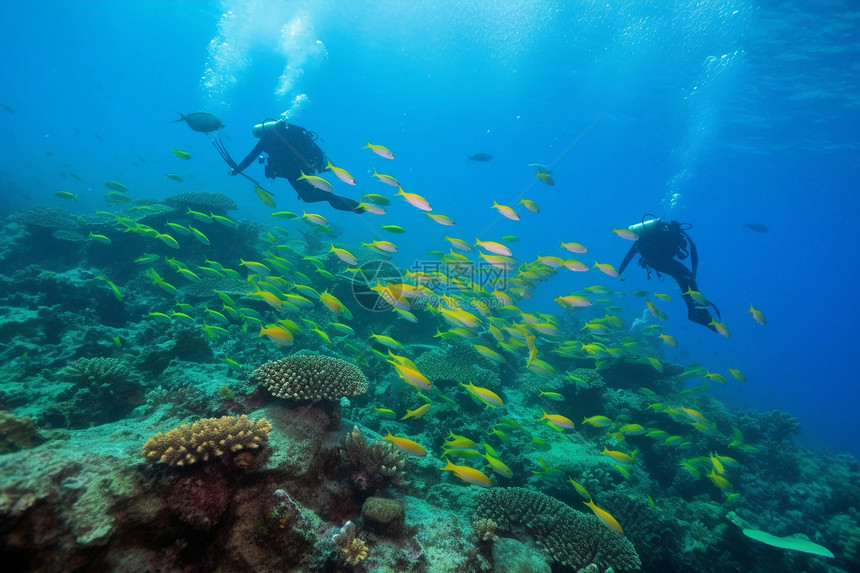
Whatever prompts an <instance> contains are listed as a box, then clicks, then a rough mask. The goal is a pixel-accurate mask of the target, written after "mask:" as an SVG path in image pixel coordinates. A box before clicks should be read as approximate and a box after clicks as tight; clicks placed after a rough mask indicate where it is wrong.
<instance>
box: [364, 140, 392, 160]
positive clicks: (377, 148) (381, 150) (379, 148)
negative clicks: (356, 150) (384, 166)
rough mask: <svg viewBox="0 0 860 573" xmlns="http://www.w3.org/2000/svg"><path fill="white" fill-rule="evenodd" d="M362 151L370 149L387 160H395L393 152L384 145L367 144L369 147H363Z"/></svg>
mask: <svg viewBox="0 0 860 573" xmlns="http://www.w3.org/2000/svg"><path fill="white" fill-rule="evenodd" d="M362 149H369V150H371V151H372V152H374V153H375V154H377V155H378V156H380V157H384V158H385V159H394V154H393V153H391V150H390V149H388V148H387V147H385V146H384V145H376V144H373V143H370V142H369V141H368V142H367V145H365V146H364V147H362Z"/></svg>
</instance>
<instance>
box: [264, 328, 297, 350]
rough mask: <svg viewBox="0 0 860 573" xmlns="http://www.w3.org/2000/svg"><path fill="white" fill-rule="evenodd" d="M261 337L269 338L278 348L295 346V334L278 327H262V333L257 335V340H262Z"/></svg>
mask: <svg viewBox="0 0 860 573" xmlns="http://www.w3.org/2000/svg"><path fill="white" fill-rule="evenodd" d="M261 336H267V337H269V340H271V341H272V342H274V343H275V344H277V345H278V346H292V345H293V334H292V333H291V332H290V331H288V330H287V329H285V328H283V327H281V326H278V325H269V326H261V327H260V333H259V334H258V335H257V338H260V337H261Z"/></svg>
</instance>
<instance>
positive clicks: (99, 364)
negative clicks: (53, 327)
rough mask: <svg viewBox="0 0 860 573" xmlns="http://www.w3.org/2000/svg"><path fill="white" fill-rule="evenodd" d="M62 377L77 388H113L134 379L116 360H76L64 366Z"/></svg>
mask: <svg viewBox="0 0 860 573" xmlns="http://www.w3.org/2000/svg"><path fill="white" fill-rule="evenodd" d="M63 376H64V377H65V378H66V380H69V381H71V382H74V383H75V384H77V385H79V386H83V385H89V386H113V385H115V384H117V383H122V382H126V381H127V380H129V379H130V378H134V377H135V375H134V373H133V371H132V369H131V368H130V367H129V366H128V364H126V363H125V362H123V361H122V360H120V359H118V358H78V359H77V360H75V361H74V362H72V363H71V364H69V365H68V366H66V369H65V370H64V371H63Z"/></svg>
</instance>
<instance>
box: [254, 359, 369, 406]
mask: <svg viewBox="0 0 860 573" xmlns="http://www.w3.org/2000/svg"><path fill="white" fill-rule="evenodd" d="M251 380H252V381H254V382H256V383H257V384H261V385H263V386H265V387H266V388H267V389H268V390H269V392H271V393H272V394H273V395H275V396H277V397H278V398H295V399H299V400H340V399H341V398H343V397H344V396H357V395H359V394H364V393H365V392H367V378H365V377H364V374H362V373H361V370H359V369H358V367H356V366H355V365H353V364H350V363H349V362H347V361H346V360H341V359H340V358H334V357H332V356H323V355H322V354H294V355H292V356H289V357H287V358H283V359H281V360H276V361H274V362H266V363H265V364H263V365H262V366H260V367H259V368H257V369H256V370H255V371H254V374H253V375H252V376H251Z"/></svg>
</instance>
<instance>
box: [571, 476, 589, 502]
mask: <svg viewBox="0 0 860 573" xmlns="http://www.w3.org/2000/svg"><path fill="white" fill-rule="evenodd" d="M567 483H569V484H570V485H572V486H573V489H575V490H576V493H578V494H579V495H580V496H582V498H583V499H587V500H589V501H590V500H591V494H590V493H588V490H587V489H585V486H583V485H582V484H581V483H579V482H578V481H576V480H574V479H573V478H572V477H570V476H567Z"/></svg>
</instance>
